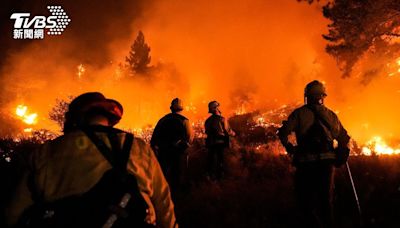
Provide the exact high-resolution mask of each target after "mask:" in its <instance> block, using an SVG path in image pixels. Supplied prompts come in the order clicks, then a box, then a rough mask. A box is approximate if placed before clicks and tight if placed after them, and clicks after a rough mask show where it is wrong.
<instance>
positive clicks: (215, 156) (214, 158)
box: [204, 101, 235, 180]
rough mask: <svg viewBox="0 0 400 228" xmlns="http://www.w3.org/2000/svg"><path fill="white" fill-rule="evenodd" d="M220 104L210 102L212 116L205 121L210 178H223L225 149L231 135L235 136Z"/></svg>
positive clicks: (209, 107)
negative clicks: (222, 112) (222, 113)
mask: <svg viewBox="0 0 400 228" xmlns="http://www.w3.org/2000/svg"><path fill="white" fill-rule="evenodd" d="M219 106H220V104H219V103H218V102H217V101H211V102H210V103H209V104H208V113H210V114H211V116H210V117H208V119H207V120H206V122H205V125H204V127H205V131H206V134H207V138H206V147H207V149H208V158H207V169H208V175H209V178H211V179H212V180H221V179H222V177H223V174H224V151H225V149H226V148H228V147H229V136H235V132H234V131H233V130H232V129H231V128H230V126H229V124H228V121H226V119H225V118H224V117H223V116H222V115H221V111H220V110H219Z"/></svg>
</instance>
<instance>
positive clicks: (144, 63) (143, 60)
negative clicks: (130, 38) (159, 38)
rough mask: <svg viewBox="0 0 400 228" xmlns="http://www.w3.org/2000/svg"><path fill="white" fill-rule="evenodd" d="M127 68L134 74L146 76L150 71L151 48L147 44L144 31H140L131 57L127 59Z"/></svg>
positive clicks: (130, 54) (130, 52)
mask: <svg viewBox="0 0 400 228" xmlns="http://www.w3.org/2000/svg"><path fill="white" fill-rule="evenodd" d="M125 61H126V63H127V68H128V69H129V71H130V72H131V73H132V74H137V73H138V74H144V73H147V72H148V70H149V64H150V61H151V57H150V46H149V45H148V44H147V43H146V41H145V39H144V35H143V32H142V31H139V33H138V35H137V37H136V39H135V42H134V43H133V44H132V46H131V50H130V51H129V56H127V57H126V58H125Z"/></svg>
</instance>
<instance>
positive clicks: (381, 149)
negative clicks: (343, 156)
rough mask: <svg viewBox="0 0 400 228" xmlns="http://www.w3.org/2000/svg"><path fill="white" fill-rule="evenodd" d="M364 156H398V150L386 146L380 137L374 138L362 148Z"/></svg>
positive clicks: (399, 151) (399, 150)
mask: <svg viewBox="0 0 400 228" xmlns="http://www.w3.org/2000/svg"><path fill="white" fill-rule="evenodd" d="M362 153H363V154H364V155H367V156H370V155H372V154H375V155H399V154H400V149H393V148H391V147H390V146H388V145H387V144H386V142H385V141H384V140H383V139H382V138H381V137H380V136H375V137H373V138H372V139H371V140H369V141H368V142H367V143H366V145H365V146H364V147H363V148H362Z"/></svg>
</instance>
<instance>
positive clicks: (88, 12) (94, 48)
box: [0, 0, 400, 140]
mask: <svg viewBox="0 0 400 228" xmlns="http://www.w3.org/2000/svg"><path fill="white" fill-rule="evenodd" d="M52 4H53V5H55V3H54V2H52ZM60 5H62V6H63V8H64V9H65V11H66V12H67V13H68V14H69V15H70V18H71V20H72V21H71V24H70V25H69V27H68V28H67V29H66V31H65V32H64V33H63V34H62V35H61V36H58V37H51V38H50V37H46V39H45V40H44V41H31V42H29V41H27V42H25V41H13V40H12V39H11V31H12V30H11V29H10V30H8V31H6V34H7V32H8V33H9V34H10V37H9V39H7V47H8V49H7V51H6V55H3V57H0V59H2V61H1V63H2V68H1V77H0V80H1V82H2V85H5V86H4V88H3V90H2V91H1V98H0V99H1V103H2V104H3V110H2V112H3V113H12V112H13V109H14V108H15V107H16V105H17V104H20V103H25V104H27V105H28V106H29V107H31V109H32V110H33V111H36V112H38V113H39V116H40V117H41V119H40V121H39V123H38V125H40V126H41V127H46V128H50V129H56V128H57V126H55V124H52V123H51V122H50V121H48V118H47V113H48V111H49V110H51V107H52V106H54V102H55V100H56V98H65V97H67V96H68V95H73V96H76V95H79V94H80V93H82V92H86V91H100V92H103V93H104V94H105V95H106V96H108V97H112V98H115V99H117V100H119V101H120V102H121V103H122V104H123V105H124V108H125V111H124V118H123V121H122V122H121V124H120V125H119V127H123V128H138V127H143V126H146V125H154V124H155V123H156V121H157V120H158V118H160V117H161V116H162V115H164V114H165V113H166V112H168V111H169V102H170V101H171V100H172V99H173V98H175V97H180V98H182V99H183V100H184V102H185V103H186V105H188V106H190V107H189V108H188V109H190V111H186V112H185V114H186V115H188V116H189V117H190V118H191V119H192V120H198V119H204V118H205V117H206V116H207V103H208V102H209V101H211V100H218V101H219V102H220V103H221V109H222V111H223V113H224V115H226V116H230V115H232V114H234V113H235V112H236V111H238V109H245V111H254V110H261V111H262V110H266V109H270V108H276V107H279V106H281V105H284V104H290V103H299V102H302V101H303V89H304V86H305V85H306V84H307V83H308V82H309V81H312V80H314V79H318V80H321V81H324V82H326V85H327V89H328V95H329V96H328V98H327V100H326V103H327V105H328V106H329V107H331V108H332V109H334V110H335V111H338V113H339V117H340V118H341V119H342V122H343V125H344V126H345V127H346V128H348V130H349V132H350V133H351V134H352V135H353V136H354V137H355V138H356V139H360V140H367V139H368V138H369V137H370V136H372V135H373V134H382V135H383V136H390V135H389V133H390V134H392V135H395V134H396V133H398V132H400V126H399V127H397V126H396V125H395V124H393V123H394V122H395V121H396V118H397V117H396V116H398V115H399V114H400V113H399V110H398V109H393V107H394V106H398V105H399V104H398V103H399V100H400V99H394V97H397V96H399V93H398V92H397V91H398V89H396V87H397V86H398V85H399V81H398V79H396V78H390V79H388V78H387V77H384V76H381V77H374V79H372V80H371V81H370V82H369V83H368V84H366V85H363V84H362V83H360V82H361V80H362V78H364V77H361V76H360V77H357V75H356V76H355V77H352V78H350V79H346V80H344V79H341V78H340V75H341V72H340V71H339V70H338V67H337V66H336V63H335V60H334V59H333V58H332V57H331V56H329V55H327V54H326V53H325V45H326V42H325V41H324V40H323V38H322V36H321V35H322V34H326V32H327V24H329V21H327V20H326V19H324V18H323V16H322V12H321V6H320V5H318V4H313V5H308V4H305V3H298V2H297V1H295V0H284V1H272V0H268V1H264V0H255V1H251V2H249V1H247V2H246V1H240V0H229V1H228V0H222V1H200V0H193V1H183V0H167V1H151V2H149V1H128V0H125V1H103V2H102V3H101V4H100V3H98V4H96V3H94V2H93V1H89V0H85V1H79V2H70V1H68V2H65V3H64V2H63V3H60ZM46 6H47V3H43V2H40V1H32V2H30V3H29V4H28V3H24V5H22V6H19V8H12V7H11V8H12V9H13V10H12V12H16V11H21V12H24V11H29V12H32V14H35V13H37V14H39V13H40V12H41V10H42V11H43V12H42V14H46V12H45V11H46V10H45V8H46ZM10 14H11V11H10ZM7 22H9V23H11V20H9V19H7ZM3 30H4V29H3ZM139 30H142V31H143V33H144V35H145V39H146V42H147V43H148V44H149V45H150V47H151V53H150V54H151V56H152V63H151V65H153V68H154V69H162V70H155V71H154V72H153V73H152V76H151V79H150V80H146V79H141V78H139V79H134V78H128V79H118V77H116V76H117V75H118V64H119V63H124V60H125V56H126V55H127V54H128V52H129V48H130V46H131V44H132V42H133V41H134V39H135V37H136V35H137V32H138V31H139ZM14 47H15V48H14ZM16 47H18V48H16ZM80 64H82V65H83V66H84V67H85V72H84V73H83V75H82V78H81V79H78V77H77V72H78V69H77V67H78V65H80ZM355 72H357V71H355ZM374 102H375V103H374ZM191 106H195V108H193V107H191ZM382 116H384V118H382ZM383 119H385V120H383Z"/></svg>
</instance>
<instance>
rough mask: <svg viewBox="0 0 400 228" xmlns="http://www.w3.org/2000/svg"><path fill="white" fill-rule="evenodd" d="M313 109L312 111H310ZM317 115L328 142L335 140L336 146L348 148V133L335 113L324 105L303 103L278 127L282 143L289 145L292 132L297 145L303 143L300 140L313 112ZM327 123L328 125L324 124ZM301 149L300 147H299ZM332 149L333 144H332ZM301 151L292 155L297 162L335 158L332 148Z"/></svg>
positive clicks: (311, 118)
mask: <svg viewBox="0 0 400 228" xmlns="http://www.w3.org/2000/svg"><path fill="white" fill-rule="evenodd" d="M311 109H313V110H314V111H312V110H311ZM314 112H316V113H317V115H319V118H322V119H323V123H324V124H321V126H322V129H323V131H324V132H325V137H328V138H327V141H328V142H332V143H333V142H334V140H336V141H337V143H338V145H337V147H338V148H348V145H347V144H348V142H349V139H350V137H349V135H348V134H347V131H346V130H345V129H344V127H343V126H342V124H341V122H340V121H339V118H338V117H337V115H336V114H335V113H334V112H333V111H331V110H330V109H328V108H327V107H325V106H324V105H312V106H311V105H309V106H308V105H304V106H302V107H300V108H297V109H295V110H294V111H293V112H292V113H291V114H290V115H289V117H288V120H287V121H284V122H283V126H282V127H281V128H280V129H279V133H278V135H279V138H280V140H281V142H282V144H283V145H284V146H285V147H287V146H288V145H289V142H288V136H289V134H291V133H292V132H295V134H296V140H297V144H298V145H302V144H304V143H303V142H302V141H301V140H302V139H304V136H305V135H306V133H307V131H308V130H309V129H310V128H311V126H312V125H313V124H314V121H315V118H316V116H315V114H314ZM326 125H328V126H326ZM300 149H301V148H300ZM332 149H333V145H332ZM298 152H299V151H298ZM301 152H302V153H296V152H295V153H296V154H294V156H295V157H296V158H297V160H298V161H299V162H309V161H316V160H324V159H336V156H337V155H336V154H335V152H334V151H333V150H331V151H324V152H323V153H315V151H301Z"/></svg>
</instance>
